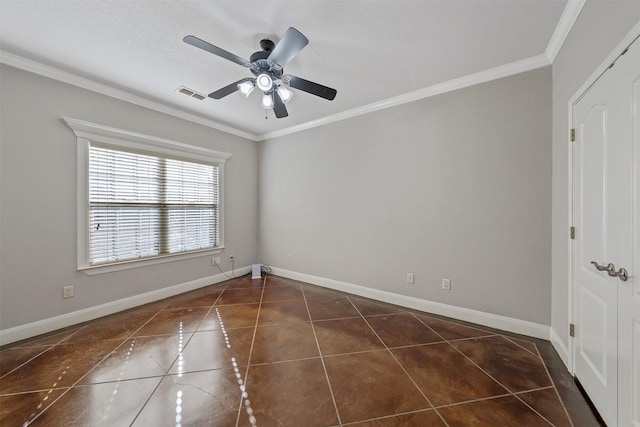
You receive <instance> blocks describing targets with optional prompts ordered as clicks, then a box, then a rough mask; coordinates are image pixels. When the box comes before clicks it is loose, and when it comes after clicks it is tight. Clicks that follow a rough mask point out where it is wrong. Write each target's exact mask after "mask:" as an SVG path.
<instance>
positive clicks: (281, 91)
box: [278, 86, 293, 104]
mask: <svg viewBox="0 0 640 427" xmlns="http://www.w3.org/2000/svg"><path fill="white" fill-rule="evenodd" d="M278 96H279V97H280V99H281V100H282V103H283V104H286V103H287V102H289V101H291V98H293V92H291V91H290V90H289V89H287V88H286V87H284V86H278Z"/></svg>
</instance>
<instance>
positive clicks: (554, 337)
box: [549, 328, 571, 372]
mask: <svg viewBox="0 0 640 427" xmlns="http://www.w3.org/2000/svg"><path fill="white" fill-rule="evenodd" d="M549 341H551V345H553V348H555V349H556V352H557V353H558V356H560V359H562V363H564V366H566V367H567V370H569V372H571V368H570V363H569V348H568V347H567V346H566V344H565V343H564V342H562V339H561V338H560V335H558V333H557V332H556V330H555V329H553V328H551V331H550V333H549Z"/></svg>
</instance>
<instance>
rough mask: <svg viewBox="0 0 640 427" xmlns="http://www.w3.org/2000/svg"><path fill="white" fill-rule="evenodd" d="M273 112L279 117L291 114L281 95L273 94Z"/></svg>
mask: <svg viewBox="0 0 640 427" xmlns="http://www.w3.org/2000/svg"><path fill="white" fill-rule="evenodd" d="M273 112H274V113H275V114H276V118H277V119H282V118H285V117H287V116H288V115H289V113H288V112H287V107H285V106H284V102H282V99H280V95H278V94H277V93H274V94H273Z"/></svg>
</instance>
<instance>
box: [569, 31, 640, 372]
mask: <svg viewBox="0 0 640 427" xmlns="http://www.w3.org/2000/svg"><path fill="white" fill-rule="evenodd" d="M638 37H640V22H639V23H637V24H636V25H635V26H634V27H633V28H632V29H631V31H630V32H629V33H628V34H627V35H626V36H625V38H624V39H622V41H621V42H620V43H618V45H617V46H616V47H615V48H614V49H613V51H612V52H611V53H610V54H609V55H608V56H607V58H606V59H605V60H604V61H602V63H601V64H600V65H599V66H598V68H596V70H595V71H594V72H593V74H591V76H589V78H588V79H587V80H586V81H585V82H584V83H583V84H582V85H581V86H580V88H579V89H578V90H577V91H576V92H575V93H574V94H573V96H572V97H571V98H569V102H568V106H567V109H568V118H569V119H568V121H567V130H566V131H567V133H566V135H567V151H568V159H569V164H568V193H567V194H568V200H567V203H568V206H569V209H568V211H569V216H568V224H569V227H571V226H573V225H575V211H574V206H573V192H574V185H575V180H574V178H575V176H574V173H575V168H574V155H575V153H574V143H573V142H571V129H572V128H573V106H574V105H575V104H576V103H577V102H578V101H579V100H580V98H582V97H583V96H584V94H585V93H586V92H587V90H588V89H589V88H590V87H591V86H593V84H594V83H595V82H596V81H597V80H598V79H599V78H600V77H601V76H602V75H603V74H604V73H605V72H606V71H607V70H608V69H609V66H610V65H611V64H612V63H613V62H614V61H615V60H616V58H618V57H619V56H620V54H621V53H622V52H623V51H624V49H626V48H627V47H628V46H629V45H630V44H631V43H632V42H633V41H634V40H635V39H636V38H638ZM639 42H640V41H639ZM567 239H569V228H567ZM568 246H569V247H568V250H569V257H568V260H569V266H568V267H569V268H568V273H569V274H568V286H567V288H568V293H569V306H568V307H567V313H568V316H567V318H568V319H569V323H572V324H573V323H575V313H576V302H575V299H576V298H575V290H576V289H575V288H576V287H575V275H574V271H573V268H574V261H575V241H574V240H569V245H568ZM565 331H566V332H565V333H566V335H565V336H567V338H568V341H567V367H568V368H569V372H570V373H571V374H572V375H573V374H574V370H575V349H574V347H575V339H574V338H573V337H571V336H569V325H566V329H565Z"/></svg>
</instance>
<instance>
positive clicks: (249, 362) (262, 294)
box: [236, 274, 268, 427]
mask: <svg viewBox="0 0 640 427" xmlns="http://www.w3.org/2000/svg"><path fill="white" fill-rule="evenodd" d="M267 276H268V275H267V274H265V275H264V280H263V281H262V286H261V288H262V289H261V290H260V301H259V302H258V313H257V314H256V322H255V324H254V326H253V337H251V347H250V348H249V355H248V356H247V370H246V372H245V374H244V384H243V385H242V387H244V388H245V389H244V390H241V391H242V393H240V404H239V406H238V414H237V415H236V427H238V426H239V425H240V414H242V406H243V405H242V404H243V403H244V396H243V394H244V393H245V392H246V387H247V381H248V379H249V370H250V369H251V356H252V355H253V345H254V344H255V342H256V334H257V332H258V322H259V321H260V314H261V312H262V299H263V298H264V290H265V288H266V287H267ZM247 393H248V392H247ZM247 396H248V395H247ZM247 401H249V399H248V397H247ZM249 417H250V419H251V417H253V414H249ZM252 424H254V425H255V423H252Z"/></svg>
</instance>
